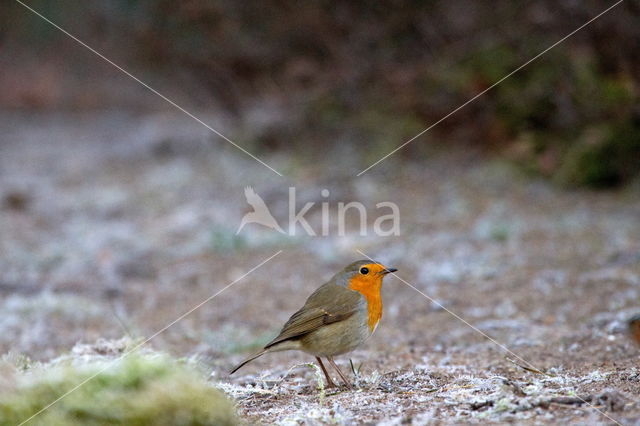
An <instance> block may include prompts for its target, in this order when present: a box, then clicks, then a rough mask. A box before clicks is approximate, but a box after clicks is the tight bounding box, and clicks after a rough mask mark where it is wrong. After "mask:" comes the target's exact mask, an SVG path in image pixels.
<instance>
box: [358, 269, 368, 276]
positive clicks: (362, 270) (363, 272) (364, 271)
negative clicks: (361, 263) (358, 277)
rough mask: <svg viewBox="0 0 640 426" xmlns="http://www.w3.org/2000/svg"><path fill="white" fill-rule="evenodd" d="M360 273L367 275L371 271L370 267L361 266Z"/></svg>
mask: <svg viewBox="0 0 640 426" xmlns="http://www.w3.org/2000/svg"><path fill="white" fill-rule="evenodd" d="M360 273H361V274H362V275H367V274H368V273H369V268H360Z"/></svg>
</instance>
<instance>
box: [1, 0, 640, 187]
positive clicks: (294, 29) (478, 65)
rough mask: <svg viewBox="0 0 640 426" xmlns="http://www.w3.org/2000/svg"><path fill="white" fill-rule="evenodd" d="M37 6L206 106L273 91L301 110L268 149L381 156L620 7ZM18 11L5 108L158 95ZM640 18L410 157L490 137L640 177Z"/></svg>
mask: <svg viewBox="0 0 640 426" xmlns="http://www.w3.org/2000/svg"><path fill="white" fill-rule="evenodd" d="M29 4H30V5H32V6H33V7H34V8H35V9H37V10H39V11H41V12H42V13H43V14H44V15H45V16H48V17H50V18H51V19H52V20H53V21H54V22H56V23H58V24H59V25H61V26H62V27H63V28H65V29H67V30H69V31H70V32H71V33H73V34H75V35H77V36H78V37H79V38H80V39H82V40H84V41H86V42H87V43H88V44H90V45H92V46H93V47H95V48H96V49H97V50H99V51H101V52H103V53H104V54H105V55H106V56H107V57H109V58H111V59H113V60H114V61H115V62H116V63H119V64H121V65H125V68H127V69H129V70H132V71H133V72H134V74H136V75H139V76H140V77H141V78H143V80H145V81H151V84H152V85H154V84H153V83H154V82H158V84H159V85H160V86H161V87H162V88H163V90H161V91H163V92H169V93H168V94H169V95H171V96H170V97H176V96H177V97H178V98H181V99H184V100H185V102H186V103H187V104H188V105H190V106H197V107H199V108H209V107H215V108H221V109H223V110H224V111H226V112H228V113H231V114H233V116H234V117H235V119H236V120H238V121H240V122H243V121H247V120H251V119H252V116H251V115H248V114H247V111H248V110H250V109H251V107H252V105H255V104H256V102H263V103H264V102H268V103H269V104H270V105H272V108H273V109H277V110H278V111H279V112H280V113H281V116H282V117H286V119H280V120H275V121H274V122H273V123H271V124H270V125H269V126H267V127H265V128H262V129H261V130H260V131H259V132H256V133H252V134H248V135H245V136H244V139H245V140H243V141H242V142H243V143H244V144H245V145H247V146H250V147H251V148H252V149H255V150H257V151H260V150H265V151H266V150H282V151H287V152H290V153H292V154H293V153H296V152H298V153H299V152H309V151H312V152H314V151H317V149H318V148H320V149H324V147H325V146H326V144H327V141H334V143H338V142H337V141H340V140H345V137H346V139H347V140H350V141H358V145H359V146H362V145H365V146H366V147H367V152H368V153H369V155H368V156H369V157H370V159H371V160H375V159H377V158H379V157H380V156H382V155H384V154H386V153H387V152H388V151H389V150H391V149H393V148H395V147H396V146H398V145H400V144H401V143H403V142H404V141H406V140H408V139H409V138H411V137H413V136H414V135H416V134H417V133H419V132H420V131H422V130H423V129H425V128H427V127H428V126H430V125H431V124H432V123H434V122H436V121H437V120H439V119H440V118H442V117H443V116H444V115H446V114H447V113H449V112H450V111H452V110H453V109H455V108H456V107H458V106H459V105H461V104H462V103H464V102H465V101H467V100H468V99H470V98H472V97H473V96H475V95H476V94H477V93H479V92H481V91H482V90H484V89H486V88H488V87H489V86H491V85H492V84H493V83H494V82H496V81H498V80H499V79H501V78H502V77H503V76H505V75H506V74H508V73H509V72H510V71H512V70H514V69H515V68H517V67H518V66H520V65H521V64H523V63H524V62H526V61H527V60H529V59H530V58H532V57H533V56H535V55H536V54H538V53H539V52H541V51H542V50H544V49H545V48H547V47H548V46H550V45H551V44H553V43H555V42H556V41H558V40H559V39H560V38H562V37H563V36H565V35H566V34H568V33H569V32H571V31H573V30H574V29H576V28H577V27H579V26H580V25H582V24H583V23H585V22H586V21H588V20H589V19H591V18H592V17H594V16H595V15H597V14H598V13H599V12H601V11H602V10H604V9H605V8H606V7H608V6H609V5H610V4H611V3H606V2H601V1H569V2H555V1H517V2H512V1H496V2H493V1H476V2H469V1H460V0H457V1H430V2H426V1H425V2H420V1H418V2H416V1H386V2H376V3H371V2H365V1H352V2H339V3H336V2H330V1H317V2H304V3H300V2H292V1H275V0H270V1H262V2H236V1H215V2H214V1H204V0H191V1H182V2H175V1H168V0H162V1H149V0H143V1H110V2H77V1H61V2H50V1H33V2H30V3H29ZM3 9H4V12H3V14H2V17H0V22H1V24H2V28H3V36H2V51H3V55H2V58H0V61H1V62H2V67H3V68H4V69H5V72H3V75H2V76H0V89H2V93H0V105H1V106H3V107H5V108H53V107H57V108H60V107H62V108H71V109H87V108H105V107H114V106H115V107H120V108H121V107H123V106H129V107H136V108H140V107H146V106H147V105H142V101H141V100H140V99H138V98H137V97H136V96H133V95H132V94H130V93H128V91H127V90H123V91H121V92H118V91H114V90H112V89H106V88H105V89H103V90H102V91H100V90H99V89H98V87H99V86H100V85H101V84H103V85H104V84H105V81H110V80H113V79H114V78H116V77H114V74H116V72H115V71H114V70H113V69H109V68H108V67H107V66H106V65H97V64H95V62H96V58H94V57H90V54H89V53H87V52H86V51H84V50H83V49H81V48H79V47H78V46H77V45H75V44H74V43H73V42H72V41H71V40H69V39H68V38H67V37H66V36H65V35H63V34H61V33H60V32H59V31H58V30H55V29H53V28H52V27H50V26H48V25H47V24H45V23H44V22H43V21H41V20H40V19H39V18H37V17H35V16H34V15H32V14H31V13H30V12H28V11H26V9H24V8H23V7H22V6H20V5H19V4H17V3H14V4H8V5H6V6H4V7H3ZM639 21H640V3H638V2H637V1H625V2H624V3H622V4H621V5H619V6H618V7H616V8H615V9H614V10H612V11H611V12H610V13H609V14H607V15H606V16H605V17H603V18H602V19H600V20H597V21H595V22H594V23H593V24H591V25H589V26H588V27H587V28H586V29H584V30H583V31H580V32H579V33H577V34H576V35H575V36H573V37H571V38H570V39H569V40H567V41H566V42H564V43H562V44H560V45H559V46H557V47H556V48H554V49H553V50H551V51H550V52H549V53H547V54H545V55H544V56H542V57H541V58H540V59H538V60H536V61H535V62H533V63H531V64H530V65H529V66H527V67H526V68H525V69H523V70H522V71H520V72H518V73H516V74H514V75H513V76H512V77H510V78H508V79H507V80H505V81H504V82H502V83H501V84H500V85H498V86H497V87H496V88H495V89H494V90H491V91H490V92H488V93H487V94H486V95H485V96H483V97H481V98H480V99H478V100H477V101H476V102H474V103H472V104H470V105H469V106H468V107H466V108H464V109H463V110H461V111H459V112H458V113H456V114H454V115H453V116H451V117H450V118H448V119H447V120H445V121H444V122H443V123H441V124H440V125H438V126H437V127H435V128H434V129H433V130H432V131H430V132H428V133H427V134H426V135H424V136H422V137H420V138H419V139H417V140H416V141H415V142H413V143H412V144H410V145H409V146H407V148H406V149H404V150H403V151H402V153H401V155H403V156H404V157H405V158H406V159H411V158H418V159H419V158H420V155H421V154H422V153H423V152H424V150H425V149H429V148H433V147H443V148H446V147H447V146H449V145H451V144H473V145H476V146H479V147H481V148H482V149H486V150H488V151H490V152H492V153H498V154H499V155H503V156H506V157H507V158H509V159H511V160H512V161H514V162H516V163H518V164H520V165H521V166H522V167H523V168H524V169H525V170H528V171H531V172H534V173H536V174H542V175H545V176H549V177H550V178H553V179H555V180H556V181H557V182H558V183H561V184H566V185H572V186H582V185H587V186H591V187H611V186H617V185H620V184H623V183H626V182H628V181H629V180H630V179H632V178H633V177H634V176H636V175H637V173H638V170H640V167H639V164H640V107H639V105H638V99H639V91H640V88H639V84H640V72H639V71H640V25H638V22H639ZM167 86H171V87H170V88H167ZM354 143H355V142H354Z"/></svg>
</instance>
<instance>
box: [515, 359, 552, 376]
mask: <svg viewBox="0 0 640 426" xmlns="http://www.w3.org/2000/svg"><path fill="white" fill-rule="evenodd" d="M505 359H506V360H507V361H509V362H510V363H512V364H513V365H515V366H516V367H520V368H522V369H523V370H525V371H528V372H530V373H534V374H542V375H544V376H550V377H555V375H554V374H551V373H547V372H545V371H541V370H538V369H537V368H535V367H533V366H532V367H527V366H526V365H521V364H518V363H517V362H516V361H514V360H513V359H511V358H509V357H508V356H506V357H505Z"/></svg>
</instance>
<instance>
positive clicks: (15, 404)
mask: <svg viewBox="0 0 640 426" xmlns="http://www.w3.org/2000/svg"><path fill="white" fill-rule="evenodd" d="M107 365H108V364H107V363H106V362H93V363H89V364H86V365H82V366H71V365H66V366H61V365H58V366H53V367H50V368H43V369H37V370H33V371H31V372H28V373H23V374H20V375H18V376H17V377H16V383H15V386H14V388H13V389H3V390H2V392H0V425H16V424H19V423H20V422H22V421H24V420H26V419H27V418H29V417H30V416H31V415H33V414H35V413H37V412H38V411H39V410H41V409H42V408H44V407H46V406H47V405H48V404H50V403H51V402H53V401H55V400H56V399H58V398H60V397H62V396H63V395H64V394H65V393H66V392H69V391H71V390H72V389H74V387H75V386H76V385H78V384H80V383H83V382H84V381H85V380H87V379H89V378H91V377H92V376H94V375H96V376H95V377H93V378H91V379H90V380H88V381H87V382H86V383H84V384H83V385H82V386H80V387H78V388H77V389H76V390H74V391H73V392H71V393H69V394H68V395H67V396H65V397H64V398H62V399H60V400H59V401H58V402H57V403H55V404H53V405H52V406H51V407H49V408H47V409H46V410H44V411H43V412H42V413H41V414H39V415H38V416H37V417H35V418H33V419H32V420H31V421H30V424H32V425H47V426H57V425H73V424H83V425H134V426H135V425H138V426H142V425H232V424H236V423H237V418H236V417H235V413H234V409H233V405H232V403H231V402H230V401H229V400H228V399H227V398H226V397H225V396H224V394H223V393H222V392H220V391H218V390H216V389H214V388H213V387H212V386H210V385H209V384H208V383H207V382H206V381H205V380H204V379H202V378H201V377H200V376H199V375H198V374H197V373H196V372H194V371H192V370H190V369H188V368H187V367H185V366H183V365H179V364H177V363H176V362H174V361H172V360H170V359H168V358H166V357H159V356H156V357H147V358H143V357H138V356H131V357H128V358H126V359H124V360H120V361H117V362H116V363H115V364H114V365H112V366H110V367H109V368H106V369H105V367H106V366H107ZM103 369H105V370H104V371H102V370H103Z"/></svg>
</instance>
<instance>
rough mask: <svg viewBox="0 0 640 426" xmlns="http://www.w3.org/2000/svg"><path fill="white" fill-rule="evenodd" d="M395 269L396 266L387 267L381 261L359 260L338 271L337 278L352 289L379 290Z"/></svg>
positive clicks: (340, 282)
mask: <svg viewBox="0 0 640 426" xmlns="http://www.w3.org/2000/svg"><path fill="white" fill-rule="evenodd" d="M395 271H397V269H396V268H387V267H386V266H385V265H383V264H382V263H380V262H375V261H372V260H358V261H357V262H353V263H352V264H350V265H348V266H347V267H345V268H344V269H343V270H342V271H340V272H338V273H337V274H336V276H335V280H336V282H337V283H338V284H341V285H344V286H346V287H348V288H350V289H352V290H359V291H362V290H368V291H370V290H374V289H376V290H379V289H380V287H381V286H382V279H383V278H384V277H385V275H387V274H389V273H391V272H395Z"/></svg>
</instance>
